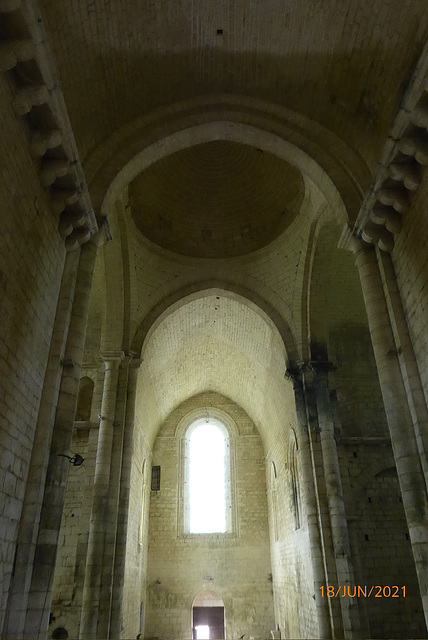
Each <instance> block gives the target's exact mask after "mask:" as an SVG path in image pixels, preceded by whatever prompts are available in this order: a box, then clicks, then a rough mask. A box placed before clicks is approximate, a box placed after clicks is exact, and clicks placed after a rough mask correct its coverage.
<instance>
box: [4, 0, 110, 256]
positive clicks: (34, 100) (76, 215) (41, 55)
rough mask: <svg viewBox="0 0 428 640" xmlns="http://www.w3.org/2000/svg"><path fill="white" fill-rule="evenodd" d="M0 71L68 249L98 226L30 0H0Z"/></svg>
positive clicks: (38, 18)
mask: <svg viewBox="0 0 428 640" xmlns="http://www.w3.org/2000/svg"><path fill="white" fill-rule="evenodd" d="M0 20H1V22H2V33H3V36H2V40H0V72H7V73H9V76H10V79H11V84H12V90H13V92H14V97H13V100H12V107H13V109H14V111H15V114H16V116H17V117H19V118H22V119H23V120H25V121H26V124H27V125H28V128H29V131H30V135H29V141H28V142H29V152H30V154H31V155H32V156H33V158H35V159H36V160H38V161H39V162H40V169H39V179H40V184H41V185H42V187H43V188H44V189H46V190H47V191H48V192H49V195H50V200H51V210H52V212H53V213H54V214H55V215H57V216H59V225H58V228H59V233H60V234H61V236H62V237H63V238H64V240H65V246H66V248H67V250H68V251H70V250H73V249H75V248H77V247H78V246H80V245H82V244H83V243H85V242H87V241H88V240H89V239H90V237H91V236H92V235H93V234H95V233H96V232H97V230H98V224H97V220H96V218H95V214H94V211H93V208H92V204H91V200H90V196H89V192H88V188H87V185H86V181H85V176H84V173H83V168H82V166H81V163H80V160H79V154H78V151H77V146H76V142H75V140H74V136H73V132H72V128H71V124H70V122H69V119H68V114H67V109H66V106H65V102H64V98H63V95H62V93H61V90H60V89H59V81H58V74H57V72H56V70H55V69H54V66H53V62H52V61H53V57H52V55H51V53H50V51H49V46H48V43H47V36H46V33H45V31H44V28H43V19H42V17H41V15H40V12H39V11H38V7H37V3H36V2H34V0H0Z"/></svg>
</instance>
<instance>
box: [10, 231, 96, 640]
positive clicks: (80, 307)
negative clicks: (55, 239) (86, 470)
mask: <svg viewBox="0 0 428 640" xmlns="http://www.w3.org/2000/svg"><path fill="white" fill-rule="evenodd" d="M98 241H99V237H98V236H95V237H94V238H92V239H91V240H90V241H89V242H88V243H86V244H85V245H83V247H82V248H81V250H80V258H79V267H78V272H77V279H76V285H75V294H74V299H73V307H72V313H71V321H70V327H69V331H68V336H67V342H66V346H65V351H64V358H63V361H62V362H63V371H62V377H61V385H60V390H59V395H58V403H57V407H56V412H55V423H54V427H53V432H52V440H51V443H50V454H49V463H48V468H47V474H46V483H45V487H44V495H43V504H42V509H41V513H40V524H39V528H38V535H37V543H36V546H35V551H34V560H33V565H32V572H31V583H30V587H29V596H28V604H27V611H26V614H25V625H24V632H23V634H22V637H25V638H31V639H32V640H34V638H45V637H46V631H47V628H48V624H49V612H50V604H51V597H52V585H53V576H54V571H55V561H56V552H57V546H58V536H59V531H60V526H61V517H62V510H63V506H64V498H65V490H66V484H67V477H68V471H69V466H70V465H69V463H68V461H67V459H66V458H62V457H59V455H58V454H60V453H68V452H69V450H70V446H71V439H72V434H73V425H74V415H75V411H76V401H77V392H78V387H79V380H80V369H81V364H82V359H83V350H84V346H85V336H86V326H87V321H88V313H89V299H90V293H91V285H92V275H93V270H94V264H95V257H96V253H97V248H98ZM45 446H46V445H45ZM47 447H49V443H47Z"/></svg>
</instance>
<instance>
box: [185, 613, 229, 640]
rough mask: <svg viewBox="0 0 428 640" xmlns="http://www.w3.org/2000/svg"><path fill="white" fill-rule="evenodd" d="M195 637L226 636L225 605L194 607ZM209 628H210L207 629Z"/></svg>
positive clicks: (219, 638)
mask: <svg viewBox="0 0 428 640" xmlns="http://www.w3.org/2000/svg"><path fill="white" fill-rule="evenodd" d="M192 626H193V638H194V640H196V639H197V638H199V639H202V638H205V639H206V638H209V639H210V640H213V639H215V640H222V639H223V638H224V607H193V625H192ZM207 628H208V629H207Z"/></svg>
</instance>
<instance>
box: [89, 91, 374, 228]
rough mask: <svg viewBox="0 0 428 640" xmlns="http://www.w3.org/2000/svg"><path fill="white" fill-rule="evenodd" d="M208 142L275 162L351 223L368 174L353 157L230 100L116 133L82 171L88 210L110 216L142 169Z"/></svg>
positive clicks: (199, 100) (217, 98)
mask: <svg viewBox="0 0 428 640" xmlns="http://www.w3.org/2000/svg"><path fill="white" fill-rule="evenodd" d="M214 140H231V141H234V142H239V143H243V144H247V145H253V146H256V147H257V148H259V149H262V150H265V151H268V152H270V153H273V154H275V155H278V157H280V158H282V159H284V160H286V161H287V162H289V163H290V164H292V165H293V166H295V167H296V168H297V169H299V170H300V171H301V172H302V174H303V175H305V176H307V177H308V178H309V179H310V180H311V181H312V182H313V183H314V184H316V185H317V186H318V187H319V189H320V190H321V191H322V193H323V194H324V196H325V198H326V200H327V201H328V202H329V205H330V207H332V209H333V210H335V211H336V212H337V214H338V216H339V217H340V219H341V220H343V221H344V220H345V219H346V218H348V219H349V220H350V221H351V222H353V221H354V220H355V219H356V216H357V214H358V211H359V208H360V205H361V201H362V196H363V192H364V190H365V188H366V187H367V186H368V184H369V182H370V172H369V170H368V168H367V166H366V164H365V163H364V161H363V160H362V159H361V157H360V156H359V155H358V154H357V153H356V152H355V151H354V150H353V149H351V148H350V147H349V146H348V145H347V144H346V143H344V142H343V141H342V140H341V139H340V138H338V137H337V136H336V135H334V134H333V133H332V132H331V131H329V130H327V129H326V128H325V127H322V126H321V125H319V124H318V123H316V122H314V121H312V120H310V119H309V118H307V117H305V116H303V115H302V114H299V113H296V112H294V111H292V110H291V109H287V108H285V107H281V106H279V105H276V104H272V103H269V102H266V101H263V100H258V99H254V98H249V97H247V96H239V95H230V94H228V95H224V94H220V95H209V96H197V97H196V98H192V99H189V100H186V101H183V102H180V103H176V104H172V105H168V106H167V107H162V108H160V109H158V110H155V111H153V112H152V113H150V114H148V115H146V116H143V117H141V118H139V119H137V120H136V121H133V122H131V123H129V124H127V125H125V126H124V127H121V128H120V129H119V130H117V131H116V132H115V133H114V134H113V135H112V136H111V137H110V138H109V139H108V140H107V141H106V142H105V143H104V144H103V145H101V146H100V147H99V148H98V149H97V150H96V151H95V152H94V153H93V154H92V156H91V157H90V158H89V159H88V160H87V162H86V163H85V170H86V175H87V176H88V183H89V184H90V191H91V197H92V201H93V204H94V209H95V210H96V211H98V212H102V213H104V214H111V213H112V207H111V205H112V203H113V202H114V201H115V199H116V198H117V197H118V195H119V194H120V193H121V192H122V191H123V189H124V188H125V187H126V186H127V185H128V184H129V183H130V182H131V180H132V179H133V178H134V177H136V176H137V175H138V174H139V173H140V172H141V171H142V170H143V169H144V168H146V167H148V166H150V164H153V162H156V161H157V160H159V159H161V158H164V157H166V156H167V155H170V154H171V153H174V152H175V151H180V150H183V149H185V148H188V147H189V146H194V145H195V144H199V143H204V142H210V141H214ZM339 157H340V158H341V159H342V161H341V162H339V161H338V158H339Z"/></svg>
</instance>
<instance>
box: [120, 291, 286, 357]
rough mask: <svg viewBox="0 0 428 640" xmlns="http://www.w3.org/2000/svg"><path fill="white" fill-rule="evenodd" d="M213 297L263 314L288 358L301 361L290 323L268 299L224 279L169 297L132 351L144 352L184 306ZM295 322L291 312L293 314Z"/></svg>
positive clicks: (139, 331)
mask: <svg viewBox="0 0 428 640" xmlns="http://www.w3.org/2000/svg"><path fill="white" fill-rule="evenodd" d="M209 295H219V296H224V297H229V298H232V299H235V300H238V301H239V302H241V303H242V304H244V305H246V306H248V307H249V308H251V309H252V310H253V311H255V312H256V313H257V314H258V315H260V316H261V317H262V318H263V319H264V320H265V321H266V322H267V323H268V324H269V325H270V326H273V327H275V329H276V331H277V332H278V333H279V335H280V336H281V340H282V342H283V344H284V348H285V351H286V354H287V357H288V358H289V359H292V360H296V359H298V354H297V347H296V343H295V339H294V336H293V333H292V331H291V329H290V326H289V324H288V323H287V321H286V320H285V319H284V318H283V317H282V316H281V314H280V313H279V312H278V311H277V310H276V309H275V308H274V307H273V306H272V305H271V304H270V303H269V302H267V301H266V300H263V299H262V298H261V297H260V296H258V295H257V294H256V293H255V292H254V291H250V290H248V289H247V288H245V287H243V286H241V285H237V284H235V283H231V282H222V281H221V280H218V281H217V280H210V281H203V282H196V283H192V284H190V285H188V286H187V287H184V288H183V289H180V290H178V291H175V292H174V293H172V294H171V295H170V296H169V297H168V298H166V299H165V300H163V301H162V302H161V303H160V304H158V305H156V306H155V307H154V308H153V309H152V310H151V311H150V313H149V314H147V316H146V317H145V318H144V319H143V321H142V322H141V324H140V326H139V327H138V329H137V331H136V333H135V336H134V339H133V342H132V351H133V352H135V353H142V352H143V350H144V345H145V343H146V342H147V341H148V340H149V339H150V336H151V335H152V334H153V332H154V331H155V330H156V328H157V327H158V326H159V324H160V323H161V322H162V321H163V320H164V319H165V318H167V317H168V316H169V315H170V314H171V313H174V312H175V311H177V310H178V309H179V308H180V307H182V306H184V305H185V304H188V303H189V302H191V301H192V300H197V299H199V298H203V297H205V296H209ZM290 319H291V313H290Z"/></svg>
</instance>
